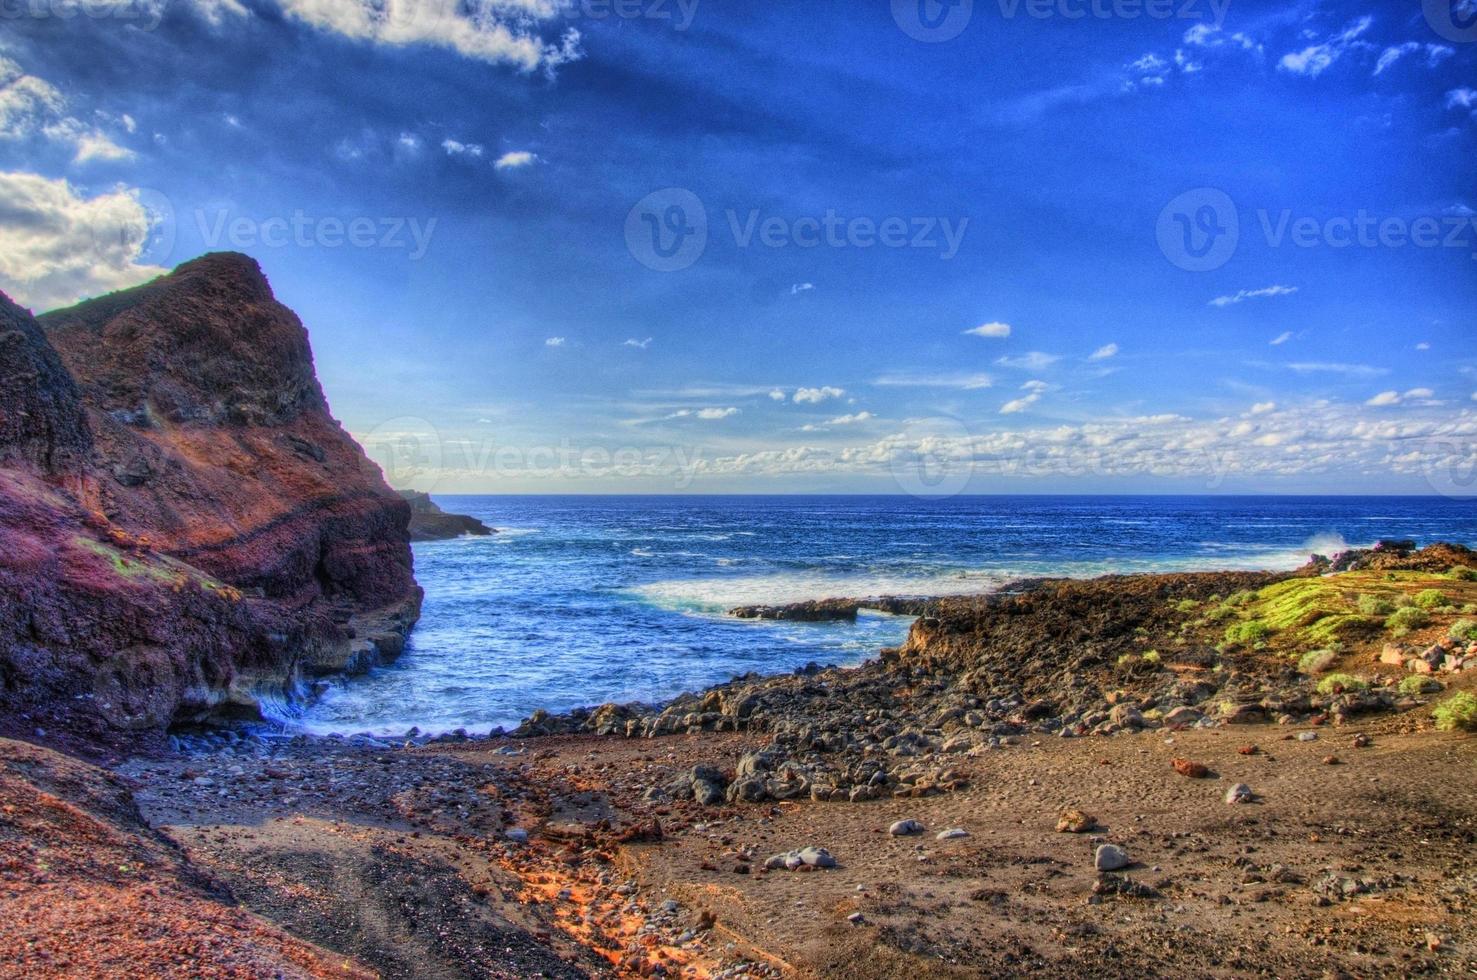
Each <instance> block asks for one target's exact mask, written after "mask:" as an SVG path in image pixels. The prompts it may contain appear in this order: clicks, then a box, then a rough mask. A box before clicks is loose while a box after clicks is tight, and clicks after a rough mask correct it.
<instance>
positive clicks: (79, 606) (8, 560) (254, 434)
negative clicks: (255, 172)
mask: <svg viewBox="0 0 1477 980" xmlns="http://www.w3.org/2000/svg"><path fill="white" fill-rule="evenodd" d="M409 519H410V509H409V507H408V505H407V504H406V503H405V501H403V500H402V499H400V497H399V496H397V495H396V494H395V493H394V492H393V491H391V490H390V489H389V487H388V486H386V484H385V482H384V480H383V478H382V476H381V474H380V473H379V471H378V469H377V468H376V467H375V466H374V465H373V464H372V463H371V462H370V461H369V460H368V459H367V458H366V457H365V455H364V453H363V451H362V450H361V449H360V448H359V446H358V445H357V444H356V443H355V442H354V441H353V440H352V439H351V438H350V437H349V436H348V434H347V433H346V432H344V430H343V429H342V428H341V427H340V426H339V424H338V423H337V422H336V421H335V420H334V419H333V417H332V416H331V415H330V414H329V410H328V405H327V402H326V400H325V399H324V396H323V391H322V389H321V388H320V386H319V384H318V381H317V378H316V377H315V375H314V370H313V359H312V352H311V349H310V347H309V344H308V337H307V332H306V330H304V328H303V325H302V324H301V322H300V321H299V320H298V319H297V317H296V316H295V315H293V313H292V312H291V311H290V310H288V309H287V308H286V307H284V306H283V305H281V304H280V303H278V302H277V301H276V299H275V298H274V297H273V296H272V292H271V289H270V287H269V286H268V284H267V281H266V279H265V277H264V276H263V275H262V273H261V270H260V269H259V268H258V267H257V265H256V263H255V262H253V261H252V260H251V259H249V258H247V257H245V256H242V255H235V254H220V255H209V256H206V257H204V258H201V259H198V260H196V261H193V262H189V263H186V264H185V265H182V266H180V267H179V268H178V269H176V270H175V271H174V272H173V273H172V274H171V275H169V276H165V277H163V278H161V279H158V280H156V281H154V282H152V283H149V284H147V285H144V286H141V287H138V288H136V289H132V290H127V291H124V292H120V293H115V294H113V295H110V296H106V297H103V298H101V299H97V300H93V301H89V302H87V303H84V304H82V305H80V306H77V307H75V308H72V309H68V310H61V311H57V312H54V313H50V314H47V315H45V316H43V317H41V318H39V321H38V320H36V319H32V318H31V317H30V316H29V315H28V314H27V313H25V311H23V310H21V309H19V308H18V307H16V306H15V305H14V304H13V303H10V302H9V301H8V300H3V297H0V709H3V712H0V713H3V715H4V718H5V720H6V721H5V723H6V724H7V725H8V726H9V727H12V728H15V729H18V730H21V731H27V732H28V731H29V730H30V729H31V728H35V727H42V726H43V725H52V726H56V727H60V728H61V729H63V730H65V731H78V732H82V731H89V732H95V733H103V734H107V733H113V734H116V733H118V732H120V731H130V732H145V733H146V732H157V731H160V730H162V729H163V728H164V727H166V726H167V725H169V724H170V723H172V722H180V721H188V720H192V719H199V718H204V717H207V716H211V715H220V714H239V713H245V714H251V713H255V712H256V711H258V710H259V706H260V704H261V702H262V701H263V700H264V699H275V698H282V697H288V696H290V695H291V693H292V692H293V691H294V690H295V689H296V687H297V685H298V684H300V683H301V682H302V681H303V680H305V679H307V678H311V677H313V676H317V675H322V674H326V673H334V672H342V671H354V670H358V669H363V668H365V667H367V666H369V665H371V664H372V663H374V662H375V661H376V660H378V659H381V658H389V657H393V656H395V655H397V654H398V653H399V651H400V649H401V647H402V646H403V642H404V637H405V635H406V633H407V632H408V630H409V628H410V627H411V625H413V623H414V621H415V618H416V616H417V614H418V611H419V604H420V595H421V594H420V590H419V588H418V587H417V586H416V584H415V581H414V577H413V575H412V562H411V553H410V547H409V536H408V532H407V525H408V522H409Z"/></svg>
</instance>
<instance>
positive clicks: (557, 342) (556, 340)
mask: <svg viewBox="0 0 1477 980" xmlns="http://www.w3.org/2000/svg"><path fill="white" fill-rule="evenodd" d="M568 343H569V341H568V340H567V339H565V338H564V337H550V338H549V339H548V340H546V341H544V346H545V347H564V346H566V345H568Z"/></svg>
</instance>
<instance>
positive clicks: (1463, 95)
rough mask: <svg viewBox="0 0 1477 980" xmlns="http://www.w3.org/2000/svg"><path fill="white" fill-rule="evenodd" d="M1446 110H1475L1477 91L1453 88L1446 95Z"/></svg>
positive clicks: (1476, 107) (1476, 106)
mask: <svg viewBox="0 0 1477 980" xmlns="http://www.w3.org/2000/svg"><path fill="white" fill-rule="evenodd" d="M1446 108H1448V109H1477V89H1473V88H1454V89H1452V90H1451V91H1450V92H1447V93H1446Z"/></svg>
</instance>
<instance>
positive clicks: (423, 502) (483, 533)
mask: <svg viewBox="0 0 1477 980" xmlns="http://www.w3.org/2000/svg"><path fill="white" fill-rule="evenodd" d="M400 496H401V497H403V498H405V502H406V503H408V504H409V505H410V525H409V533H410V540H412V541H449V540H451V539H453V538H460V537H466V536H470V537H487V536H488V535H491V534H496V533H497V532H495V531H494V530H493V529H492V528H490V527H488V526H487V525H486V524H483V523H482V522H481V521H479V520H477V518H475V517H467V516H466V515H464V514H448V513H447V512H446V511H444V510H442V509H441V507H440V506H439V505H438V504H437V503H436V502H435V501H434V500H432V499H431V495H430V494H428V493H419V492H417V491H415V490H401V491H400Z"/></svg>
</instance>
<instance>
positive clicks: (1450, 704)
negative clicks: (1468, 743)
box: [1431, 691, 1477, 732]
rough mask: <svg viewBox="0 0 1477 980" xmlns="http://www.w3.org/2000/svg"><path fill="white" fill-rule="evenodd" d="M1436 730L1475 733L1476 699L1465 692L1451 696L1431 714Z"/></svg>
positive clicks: (1476, 723) (1476, 730) (1476, 727)
mask: <svg viewBox="0 0 1477 980" xmlns="http://www.w3.org/2000/svg"><path fill="white" fill-rule="evenodd" d="M1431 717H1432V718H1434V719H1435V720H1436V728H1437V730H1438V731H1443V732H1455V731H1463V732H1477V697H1473V696H1472V695H1471V694H1470V693H1469V692H1467V691H1461V692H1458V693H1456V694H1453V695H1452V696H1451V697H1449V698H1447V699H1446V700H1445V701H1443V702H1441V703H1440V704H1438V705H1437V706H1436V708H1435V709H1434V710H1433V711H1432V712H1431Z"/></svg>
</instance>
